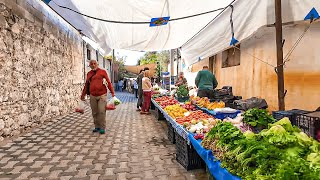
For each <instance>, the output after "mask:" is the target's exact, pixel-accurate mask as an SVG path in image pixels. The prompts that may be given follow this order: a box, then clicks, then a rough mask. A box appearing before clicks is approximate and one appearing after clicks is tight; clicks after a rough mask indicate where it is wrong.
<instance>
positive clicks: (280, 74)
mask: <svg viewBox="0 0 320 180" xmlns="http://www.w3.org/2000/svg"><path fill="white" fill-rule="evenodd" d="M275 17H276V23H275V25H276V45H277V68H276V71H277V75H278V105H279V110H280V111H283V110H285V102H284V73H283V43H282V40H283V39H282V12H281V0H275Z"/></svg>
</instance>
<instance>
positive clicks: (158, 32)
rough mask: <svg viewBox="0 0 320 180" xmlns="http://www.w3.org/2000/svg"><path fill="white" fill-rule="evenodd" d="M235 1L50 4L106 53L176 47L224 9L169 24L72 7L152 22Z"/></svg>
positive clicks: (58, 0) (77, 0)
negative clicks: (126, 22) (125, 22)
mask: <svg viewBox="0 0 320 180" xmlns="http://www.w3.org/2000/svg"><path fill="white" fill-rule="evenodd" d="M231 1H232V0H197V1H194V0H90V1H89V0H67V1H66V0H52V1H50V2H49V6H50V7H52V8H53V9H54V10H55V11H57V12H58V13H59V14H60V15H61V16H62V17H64V18H65V19H66V20H67V21H69V22H70V23H71V24H72V25H73V26H75V27H76V28H77V29H80V30H81V31H82V32H83V33H84V34H85V35H86V36H88V37H89V38H91V39H92V40H94V41H96V42H97V43H98V44H99V45H100V47H102V48H103V49H104V50H105V51H106V53H108V52H109V51H110V49H127V50H136V51H158V50H168V49H175V48H178V47H180V46H181V45H182V44H184V43H185V42H186V41H187V40H188V39H190V38H191V37H192V36H194V35H195V34H196V33H197V32H198V31H199V30H200V29H201V28H203V27H204V26H205V25H206V24H208V23H209V22H210V21H211V20H212V19H213V18H214V17H215V16H216V15H217V14H218V13H219V12H220V11H221V10H220V11H218V12H213V13H209V14H205V15H200V16H196V17H192V18H187V19H182V20H177V21H171V22H169V23H168V24H167V25H163V26H158V27H149V24H116V23H108V22H103V21H99V20H95V19H91V18H87V17H84V16H82V15H79V14H77V13H75V12H72V11H70V10H68V9H64V8H61V7H59V6H58V5H60V6H65V7H68V8H71V9H73V10H75V11H78V12H81V13H83V14H86V15H90V16H93V17H96V18H101V19H107V20H115V21H129V22H132V21H134V22H150V20H151V18H156V17H165V16H170V19H174V18H180V17H185V16H190V15H194V14H199V13H203V12H208V11H212V10H215V9H218V8H223V7H226V6H228V5H229V3H230V2H231Z"/></svg>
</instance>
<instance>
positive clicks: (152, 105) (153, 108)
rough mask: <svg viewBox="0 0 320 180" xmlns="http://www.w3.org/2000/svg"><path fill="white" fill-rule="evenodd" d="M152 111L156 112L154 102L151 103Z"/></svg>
mask: <svg viewBox="0 0 320 180" xmlns="http://www.w3.org/2000/svg"><path fill="white" fill-rule="evenodd" d="M150 109H151V110H155V109H156V106H155V105H154V104H153V102H151V105H150Z"/></svg>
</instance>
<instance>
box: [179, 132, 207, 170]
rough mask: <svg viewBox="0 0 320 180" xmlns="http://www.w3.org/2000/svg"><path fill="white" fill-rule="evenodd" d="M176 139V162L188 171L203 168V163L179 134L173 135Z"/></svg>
mask: <svg viewBox="0 0 320 180" xmlns="http://www.w3.org/2000/svg"><path fill="white" fill-rule="evenodd" d="M175 139H176V160H177V161H178V162H179V163H180V164H181V165H182V166H183V167H184V168H185V169H186V170H187V171H188V170H192V169H201V168H204V167H205V163H204V161H203V160H202V158H201V157H200V156H199V155H198V153H197V151H196V150H195V149H194V148H193V146H192V145H188V144H187V141H186V140H185V139H183V137H181V136H180V135H179V134H177V133H175Z"/></svg>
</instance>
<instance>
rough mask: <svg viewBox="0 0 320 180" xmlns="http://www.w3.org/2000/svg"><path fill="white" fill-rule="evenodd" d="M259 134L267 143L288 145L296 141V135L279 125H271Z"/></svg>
mask: <svg viewBox="0 0 320 180" xmlns="http://www.w3.org/2000/svg"><path fill="white" fill-rule="evenodd" d="M290 125H291V124H290ZM260 135H261V136H263V137H264V138H265V139H266V140H267V141H268V142H269V143H271V144H274V145H278V146H282V145H288V144H291V143H295V142H296V141H297V137H296V136H294V135H291V134H290V133H288V132H287V131H286V130H285V128H283V127H282V126H281V125H273V126H272V127H271V128H270V129H269V130H266V131H261V133H260Z"/></svg>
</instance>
